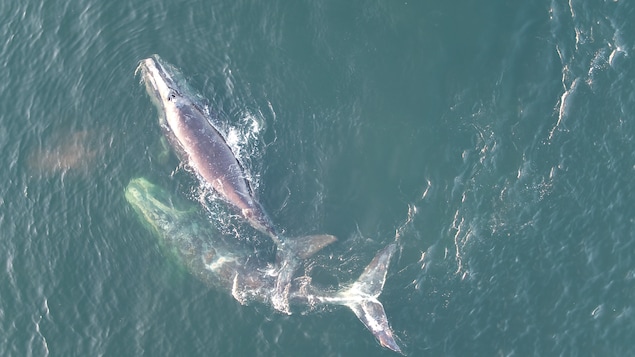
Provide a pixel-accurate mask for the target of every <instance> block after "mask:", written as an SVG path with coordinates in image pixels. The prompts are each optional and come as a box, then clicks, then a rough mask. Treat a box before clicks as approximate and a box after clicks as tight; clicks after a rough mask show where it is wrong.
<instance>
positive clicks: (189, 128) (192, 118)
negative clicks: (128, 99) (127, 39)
mask: <svg viewBox="0 0 635 357" xmlns="http://www.w3.org/2000/svg"><path fill="white" fill-rule="evenodd" d="M138 71H140V72H141V79H142V81H143V82H144V83H145V87H146V91H147V92H148V95H150V98H152V100H153V102H154V103H155V105H156V107H157V110H158V111H159V122H160V125H161V128H162V129H163V133H164V134H165V136H166V137H167V139H168V141H169V142H170V144H171V145H172V147H173V148H174V149H175V151H176V153H177V155H178V156H179V158H180V160H181V161H182V162H183V163H184V164H186V165H188V166H189V167H190V168H191V169H192V170H193V171H194V172H195V173H196V175H197V176H198V178H199V180H200V181H201V182H202V183H203V184H204V185H206V186H211V187H212V188H213V189H214V190H215V191H216V192H217V193H218V194H219V195H220V196H221V197H222V198H224V199H225V200H226V201H227V202H228V203H229V204H230V205H231V206H233V207H234V208H235V209H236V210H237V211H238V212H239V213H240V214H241V215H242V216H243V217H244V218H245V219H246V220H247V221H248V222H249V223H250V224H251V226H253V227H254V228H256V229H258V230H259V231H261V232H263V233H265V234H267V235H268V236H269V237H271V238H272V240H273V241H274V242H275V243H276V246H277V253H276V254H277V256H278V258H277V259H278V260H279V261H284V262H285V264H288V265H289V267H290V268H291V269H282V270H281V271H280V273H279V274H278V280H277V284H276V292H275V294H274V295H275V296H274V299H273V303H274V306H275V307H276V309H278V310H280V311H282V312H286V313H289V302H288V294H289V291H288V286H289V282H290V281H291V279H292V276H291V275H290V273H291V272H293V271H294V270H295V268H296V267H297V266H298V264H299V263H300V260H301V259H304V258H306V257H308V256H310V255H312V254H313V253H315V252H317V251H319V250H320V249H322V248H323V247H325V246H326V245H328V244H330V243H332V242H334V241H335V240H336V238H335V237H334V236H332V235H326V234H323V235H315V236H305V237H301V238H295V239H284V238H283V237H281V236H280V235H279V234H278V232H277V231H276V229H275V227H274V225H273V223H272V222H271V219H269V216H268V215H267V213H266V212H265V210H264V209H263V208H262V206H261V205H260V203H259V202H258V201H257V200H256V199H255V197H254V193H253V192H252V191H251V189H250V186H249V182H248V181H247V178H246V175H245V172H244V170H243V166H242V165H241V164H240V162H239V161H238V159H237V158H236V156H235V155H234V153H233V151H232V150H231V148H230V147H229V145H228V144H227V142H226V141H225V138H224V137H223V135H221V133H220V132H219V130H218V129H216V128H215V127H214V126H213V125H212V123H211V121H210V118H209V116H208V114H207V112H206V111H205V110H204V109H203V108H201V107H200V105H199V104H198V103H197V102H196V101H195V100H194V98H195V95H194V94H192V91H191V90H190V89H189V87H188V85H187V83H185V81H184V80H183V75H182V74H181V73H180V71H179V70H177V69H176V68H175V67H173V66H172V65H170V64H169V63H167V62H165V61H163V60H162V59H161V58H160V57H159V56H158V55H153V56H151V57H150V58H146V59H144V60H142V61H141V62H140V63H139V67H138V68H137V71H135V73H136V72H138Z"/></svg>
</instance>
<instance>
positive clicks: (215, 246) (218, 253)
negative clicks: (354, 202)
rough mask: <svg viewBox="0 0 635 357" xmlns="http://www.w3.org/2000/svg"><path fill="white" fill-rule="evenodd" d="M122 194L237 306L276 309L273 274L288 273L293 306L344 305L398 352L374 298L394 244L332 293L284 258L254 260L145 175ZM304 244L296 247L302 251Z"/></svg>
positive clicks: (167, 245) (182, 259) (168, 246)
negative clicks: (354, 278) (300, 273)
mask: <svg viewBox="0 0 635 357" xmlns="http://www.w3.org/2000/svg"><path fill="white" fill-rule="evenodd" d="M125 198H126V200H127V201H128V203H129V204H130V205H131V206H132V208H133V209H134V210H135V212H137V214H138V216H139V218H140V220H141V222H142V223H143V224H144V225H145V226H146V227H148V228H149V229H150V230H151V231H152V232H153V233H154V235H155V236H156V237H157V238H158V239H159V240H160V243H161V244H160V246H161V247H162V248H164V249H165V250H166V252H169V253H171V254H170V255H172V256H174V257H176V259H177V261H178V262H179V263H180V264H181V265H183V266H185V267H186V268H187V270H188V271H189V272H191V273H192V274H193V275H195V276H196V277H197V278H199V279H200V280H202V281H203V282H205V283H206V284H208V285H210V286H212V287H216V288H220V289H224V290H226V291H229V292H231V294H232V296H233V297H234V298H235V299H236V300H238V301H239V302H240V303H241V304H248V303H250V302H260V303H264V304H269V305H271V306H273V307H275V301H274V300H275V291H276V289H277V287H278V283H279V280H278V276H277V275H279V274H287V275H289V276H291V278H293V279H291V280H290V281H289V282H288V283H287V284H288V285H287V286H285V287H284V288H285V290H286V291H287V293H288V299H289V302H290V304H291V305H292V306H305V307H307V308H309V309H311V308H313V307H315V306H317V305H324V304H330V305H342V306H347V307H349V308H350V309H351V310H352V311H353V313H355V315H356V316H357V317H358V318H359V319H360V321H362V323H363V324H364V325H365V326H366V328H368V329H369V330H370V331H371V332H372V333H373V335H374V336H375V338H376V339H377V341H378V342H379V343H380V344H381V345H382V346H384V347H386V348H389V349H391V350H393V351H395V352H401V348H400V347H399V345H398V344H397V342H396V341H395V338H394V335H393V332H392V330H391V328H390V325H389V324H388V318H387V317H386V313H385V311H384V307H383V306H382V304H381V302H379V300H378V297H379V295H380V294H381V292H382V290H383V287H384V282H385V280H386V274H387V271H388V265H389V263H390V258H391V256H392V255H393V253H394V252H395V245H394V244H391V245H389V246H387V247H386V248H384V249H382V250H381V251H379V252H378V253H377V255H376V256H375V258H374V259H373V260H372V261H371V262H370V264H369V265H368V266H367V267H366V269H365V270H364V272H363V273H362V274H361V276H360V277H359V279H357V281H355V282H353V283H352V284H349V285H347V286H346V287H344V288H343V289H340V290H337V291H331V290H327V289H323V288H319V287H316V286H314V285H312V283H311V279H310V278H309V277H297V276H296V273H297V272H296V269H295V266H294V265H290V264H288V262H287V261H284V260H282V261H276V262H275V263H271V262H261V261H258V260H257V259H253V256H251V254H250V252H248V251H246V250H245V248H244V247H242V248H241V247H239V246H238V242H234V241H231V240H230V241H225V240H223V239H222V237H221V236H220V233H219V232H218V230H217V229H216V228H215V227H214V225H213V223H212V222H209V221H208V220H207V219H206V217H205V216H204V215H203V214H202V213H201V212H200V211H199V210H197V207H196V205H193V204H192V203H190V202H187V201H185V200H183V199H179V197H174V196H170V195H169V194H168V192H167V190H165V189H163V188H162V187H160V186H158V185H156V184H154V183H152V182H150V181H148V180H147V179H145V178H142V177H141V178H136V179H133V180H132V181H130V183H129V184H128V186H127V187H126V189H125ZM304 243H305V242H299V243H298V244H297V246H298V247H300V249H302V247H301V246H302V244H304ZM305 249H308V250H310V248H306V247H305Z"/></svg>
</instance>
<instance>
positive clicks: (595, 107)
mask: <svg viewBox="0 0 635 357" xmlns="http://www.w3.org/2000/svg"><path fill="white" fill-rule="evenodd" d="M633 18H635V4H634V3H632V2H628V1H623V0H614V1H582V0H569V1H555V0H552V1H543V0H539V1H531V2H510V1H494V0H492V1H478V2H475V1H439V2H435V3H434V4H433V3H432V2H424V1H322V2H315V1H266V2H264V1H262V2H261V1H247V0H238V1H189V2H186V1H170V2H165V1H157V0H148V1H136V0H133V1H127V2H120V1H96V0H84V1H66V2H62V1H57V0H53V1H47V2H36V1H32V0H25V1H21V2H18V1H4V2H2V3H0V39H1V40H0V65H1V66H0V68H1V69H2V74H3V75H2V81H0V108H2V109H1V110H0V150H1V152H2V155H1V156H0V160H1V164H2V165H1V166H2V167H3V170H0V180H1V182H2V183H3V184H2V185H1V186H0V251H1V252H2V253H3V254H1V255H0V263H1V264H0V267H1V269H2V272H1V274H0V355H3V356H210V355H211V356H221V355H223V356H224V355H230V356H300V355H302V356H383V355H385V356H389V355H395V354H394V353H393V352H391V351H387V350H385V349H382V348H381V347H380V346H379V344H378V343H377V342H376V341H375V340H374V338H373V337H372V335H371V334H370V333H369V332H368V331H366V329H365V328H364V326H363V325H362V324H361V323H360V322H359V321H357V319H356V318H355V316H354V315H353V314H352V313H350V312H349V311H347V310H346V309H344V308H328V309H320V310H318V311H314V312H312V313H307V314H294V315H291V316H286V315H281V314H279V313H276V312H274V311H273V310H272V309H271V308H269V307H267V306H262V305H258V304H253V305H249V306H242V305H240V304H239V303H238V302H237V301H235V300H233V298H232V297H231V295H229V294H227V292H224V291H218V290H214V289H210V288H209V287H207V286H205V285H203V284H202V283H201V282H199V281H198V280H196V279H195V278H194V277H192V276H190V275H187V274H181V273H178V272H177V269H175V267H174V266H173V265H172V264H170V263H169V262H168V261H167V260H166V258H165V257H164V256H163V255H162V254H161V251H160V250H159V247H158V246H157V242H156V240H154V239H153V237H152V235H151V233H150V232H148V231H147V230H146V229H145V228H144V227H143V226H142V225H141V224H140V223H139V222H138V220H137V219H136V217H135V216H134V214H133V211H132V209H131V208H130V207H129V206H128V205H127V203H126V201H125V200H124V198H123V190H124V188H125V186H126V185H127V183H128V182H129V181H130V179H132V178H134V177H139V176H144V177H148V178H151V179H153V180H159V181H161V182H164V183H166V184H169V185H170V187H172V188H173V191H174V194H175V195H183V196H185V197H189V198H190V199H192V200H194V199H195V198H196V197H195V196H196V194H197V182H196V180H195V179H194V178H193V177H192V175H191V174H190V173H189V172H188V171H187V169H185V168H183V167H181V166H179V164H178V161H177V159H176V158H175V157H174V155H173V154H171V153H170V152H169V151H167V152H166V149H165V147H164V145H163V144H162V142H161V141H160V137H161V130H160V128H159V126H158V121H157V113H156V110H155V109H154V107H153V105H152V103H151V101H150V100H149V98H148V96H147V95H146V93H145V90H144V88H143V86H142V85H140V84H139V77H138V76H135V73H134V71H135V68H136V67H137V64H138V62H139V61H140V60H141V59H143V58H146V57H148V56H150V55H151V54H154V53H157V54H159V55H160V56H161V57H162V58H164V59H165V60H166V61H168V62H170V63H172V64H174V65H175V66H176V67H178V68H180V69H181V70H182V71H183V73H184V74H185V76H186V77H187V80H188V82H189V83H190V85H191V86H192V87H193V88H195V89H196V90H197V91H198V92H199V93H200V95H201V97H202V98H205V100H206V101H207V103H209V105H210V107H213V108H215V109H216V110H218V111H220V112H221V113H222V114H223V115H222V120H221V121H220V122H219V123H218V124H219V126H220V127H221V128H222V130H223V131H224V132H225V133H226V134H227V135H228V140H229V141H230V142H231V143H232V145H234V147H235V148H236V150H237V153H238V155H239V157H240V158H241V161H242V162H243V164H244V165H245V166H246V169H247V171H248V173H249V176H250V178H251V180H252V183H253V185H254V187H255V189H256V192H257V194H258V197H259V200H260V202H261V203H262V205H263V206H264V207H265V209H266V210H267V211H268V212H269V214H270V215H271V217H272V219H273V221H274V222H275V224H276V226H277V227H278V228H279V229H280V230H282V231H284V233H285V234H286V235H288V236H299V235H303V234H312V233H322V232H324V233H330V234H334V235H336V236H337V237H338V238H339V241H338V242H337V243H336V244H334V245H332V246H330V247H328V248H327V249H325V251H323V252H322V253H321V254H320V255H318V256H317V257H315V258H314V259H313V261H312V262H311V264H312V267H313V268H314V269H315V270H316V271H321V272H323V274H325V275H329V276H332V277H334V278H333V279H336V280H337V281H338V282H340V283H345V282H347V281H350V280H351V279H354V278H355V277H356V276H358V275H359V274H360V273H361V271H362V270H363V268H364V266H365V265H366V264H367V263H368V262H369V261H370V260H371V259H372V257H373V256H374V254H375V253H376V252H377V251H378V250H379V249H381V248H382V247H384V246H386V245H387V244H389V243H391V242H397V245H398V251H397V254H396V255H395V257H394V258H393V261H392V264H391V267H390V270H389V273H388V278H387V282H386V285H385V287H384V291H383V294H382V295H381V297H380V300H381V301H382V302H383V304H384V307H385V309H386V312H387V315H388V318H389V321H390V323H391V325H392V327H393V329H394V331H395V333H396V335H397V336H398V337H399V340H400V343H401V345H402V346H403V349H404V352H405V354H407V355H411V356H422V355H429V356H559V355H562V356H628V355H633V354H635V344H634V343H633V336H635V306H634V301H635V256H634V254H633V252H635V233H634V232H635V183H634V180H633V174H634V173H635V94H633V93H634V89H635V68H634V65H633V56H635V25H634V22H633V21H632V19H633Z"/></svg>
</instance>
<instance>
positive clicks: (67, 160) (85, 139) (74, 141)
mask: <svg viewBox="0 0 635 357" xmlns="http://www.w3.org/2000/svg"><path fill="white" fill-rule="evenodd" d="M98 139H99V138H98V136H97V135H96V134H95V133H94V132H92V131H88V130H80V131H73V132H64V133H60V132H58V133H55V134H53V135H51V137H49V138H47V139H45V140H43V142H42V147H40V148H39V149H36V150H33V151H31V153H30V154H29V156H28V167H29V169H30V171H31V172H33V173H35V174H39V175H42V176H54V175H57V174H64V173H67V172H75V171H77V172H82V171H84V172H85V171H86V170H88V169H89V168H90V167H91V166H93V165H95V164H96V161H97V160H98V159H99V158H101V157H102V156H103V149H102V148H100V142H99V140H98Z"/></svg>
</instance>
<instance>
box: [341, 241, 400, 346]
mask: <svg viewBox="0 0 635 357" xmlns="http://www.w3.org/2000/svg"><path fill="white" fill-rule="evenodd" d="M395 250H396V246H395V244H391V245H389V246H387V247H386V248H384V249H382V250H381V251H379V253H377V255H376V256H375V258H374V259H373V260H372V261H371V262H370V264H368V266H366V269H365V270H364V272H363V273H362V275H360V277H359V279H357V281H355V282H354V283H353V284H352V285H351V286H350V287H349V288H347V289H344V290H343V291H341V292H340V293H338V294H337V300H338V301H337V303H339V304H340V305H344V306H347V307H349V308H350V309H351V310H353V313H355V316H357V318H358V319H359V320H360V321H361V322H362V323H363V324H364V326H366V328H367V329H368V330H369V331H370V332H371V333H372V334H373V335H374V336H375V338H376V339H377V341H378V342H379V343H380V344H381V345H382V346H384V347H386V348H388V349H391V350H393V351H395V352H398V353H402V351H401V348H400V347H399V345H398V344H397V341H396V340H395V336H394V335H393V332H392V329H391V328H390V325H389V323H388V317H387V316H386V312H385V311H384V306H383V305H382V304H381V302H380V301H379V300H378V299H377V298H378V297H379V295H380V294H381V292H382V290H383V288H384V283H385V282H386V275H387V273H388V265H389V264H390V258H391V256H392V255H393V253H394V252H395Z"/></svg>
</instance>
